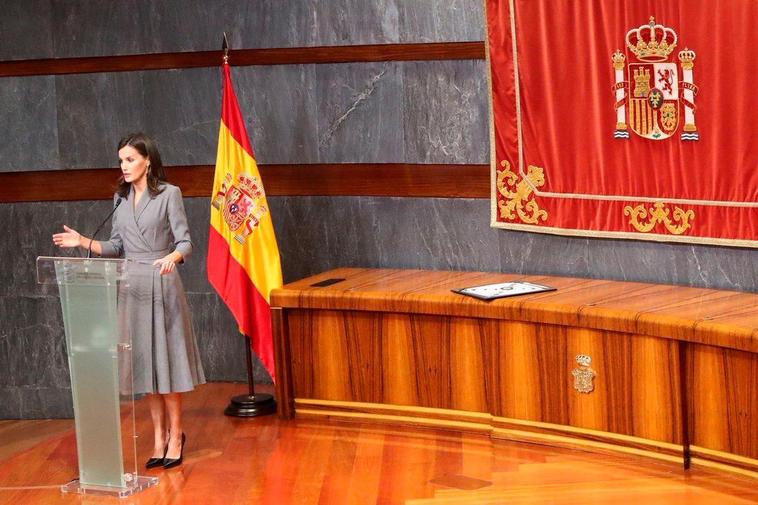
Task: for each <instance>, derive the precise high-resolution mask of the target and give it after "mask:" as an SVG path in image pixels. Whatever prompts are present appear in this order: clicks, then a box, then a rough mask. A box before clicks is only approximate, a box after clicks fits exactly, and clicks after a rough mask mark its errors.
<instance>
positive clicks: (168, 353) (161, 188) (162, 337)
mask: <svg viewBox="0 0 758 505" xmlns="http://www.w3.org/2000/svg"><path fill="white" fill-rule="evenodd" d="M118 158H119V164H120V167H121V178H120V179H119V186H118V190H117V192H116V194H115V195H114V204H116V205H117V207H116V209H115V212H114V214H113V226H112V231H111V237H110V239H109V240H107V241H97V240H92V239H89V238H87V237H84V236H82V235H80V234H79V233H78V232H77V231H76V230H74V229H72V228H69V227H68V226H64V227H63V229H64V232H62V233H56V234H54V235H53V242H54V243H55V244H56V245H58V246H60V247H82V248H85V249H88V250H91V251H92V252H94V253H95V254H98V255H100V256H104V257H121V256H123V257H125V258H126V259H128V260H131V261H130V262H129V263H128V265H127V272H128V279H129V291H128V293H129V298H128V304H127V310H126V314H125V317H126V319H127V321H126V322H127V325H128V329H129V331H130V333H131V337H132V360H133V361H132V362H133V388H134V389H133V390H134V393H135V394H147V395H148V396H149V402H150V414H151V416H152V421H153V428H154V436H155V444H154V447H153V453H152V456H151V457H150V459H149V460H148V461H147V463H146V467H147V468H153V467H159V466H162V467H163V468H171V467H174V466H177V465H180V464H181V463H182V456H183V452H184V444H185V441H186V435H185V433H184V430H183V428H182V409H181V407H182V402H181V393H183V392H187V391H191V390H192V389H194V387H195V386H196V385H198V384H203V383H205V376H204V374H203V368H202V364H201V363H200V354H199V352H198V348H197V342H196V340H195V336H194V333H193V331H192V320H191V318H190V312H189V306H188V305H187V299H186V297H185V294H184V287H183V286H182V281H181V278H180V277H179V274H178V273H177V272H176V265H177V264H178V263H182V262H183V261H184V260H185V259H186V258H187V257H188V256H189V255H190V253H191V252H192V242H191V240H190V234H189V227H188V225H187V216H186V214H185V212H184V203H183V201H182V193H181V191H180V190H179V188H178V187H176V186H173V185H171V184H168V183H167V182H166V177H165V173H164V171H163V165H162V163H161V157H160V154H159V153H158V149H157V147H156V146H155V143H154V142H153V141H152V140H151V139H150V138H149V137H148V136H146V135H144V134H142V133H135V134H130V135H127V136H126V137H124V138H123V139H121V141H120V142H119V144H118ZM118 203H120V205H118Z"/></svg>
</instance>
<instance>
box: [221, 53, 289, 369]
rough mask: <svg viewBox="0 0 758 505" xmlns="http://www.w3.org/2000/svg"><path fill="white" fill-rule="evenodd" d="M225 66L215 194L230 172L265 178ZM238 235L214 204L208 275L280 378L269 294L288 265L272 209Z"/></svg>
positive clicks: (241, 330)
mask: <svg viewBox="0 0 758 505" xmlns="http://www.w3.org/2000/svg"><path fill="white" fill-rule="evenodd" d="M223 70H224V97H223V105H222V112H221V128H220V131H219V136H218V154H217V156H216V173H215V177H214V180H213V193H212V198H215V197H216V195H218V194H219V191H220V190H221V189H222V185H223V183H224V180H225V178H226V177H227V174H229V175H231V176H232V181H233V182H232V184H234V183H235V182H236V181H238V179H237V178H238V176H239V175H241V174H246V175H247V176H252V177H256V178H258V179H260V172H259V171H258V164H257V163H256V161H255V154H254V152H253V148H252V146H251V145H250V141H249V140H248V136H247V130H246V129H245V123H244V120H243V118H242V113H241V112H240V108H239V103H238V102H237V97H236V96H235V94H234V87H233V85H232V77H231V70H230V68H229V65H228V64H224V67H223ZM259 199H262V202H261V201H259V203H260V204H263V205H265V207H266V208H267V209H269V206H268V202H267V201H266V196H265V194H263V195H261V196H260V197H259ZM238 233H239V232H238ZM234 235H235V233H234V232H233V231H232V230H231V229H230V227H229V226H228V224H227V222H226V221H225V220H224V215H223V206H222V207H221V209H217V208H215V207H211V226H210V234H209V238H208V280H209V281H210V283H211V285H212V286H213V287H214V289H216V291H217V292H218V293H219V295H220V296H221V298H222V300H224V303H226V305H227V306H228V307H229V309H230V310H231V311H232V314H233V315H234V317H235V319H236V320H237V324H238V325H239V329H240V332H242V333H244V334H245V335H247V336H249V337H250V339H251V342H252V345H253V351H255V353H256V354H257V355H258V357H259V358H260V360H261V362H262V363H263V365H264V366H265V367H266V369H267V370H268V372H269V373H270V374H271V378H272V379H274V380H276V374H275V370H274V344H273V335H272V331H271V308H270V305H269V295H270V293H271V290H272V289H274V288H277V287H280V286H281V285H282V270H281V265H280V262H279V248H278V247H277V244H276V236H275V235H274V226H273V223H272V221H271V212H269V211H267V212H265V213H264V214H263V215H262V216H261V218H260V221H259V223H258V225H257V226H256V227H255V228H254V229H253V231H252V232H251V233H250V234H249V235H248V236H246V237H245V239H244V241H243V242H242V243H240V242H238V241H237V240H235V239H234Z"/></svg>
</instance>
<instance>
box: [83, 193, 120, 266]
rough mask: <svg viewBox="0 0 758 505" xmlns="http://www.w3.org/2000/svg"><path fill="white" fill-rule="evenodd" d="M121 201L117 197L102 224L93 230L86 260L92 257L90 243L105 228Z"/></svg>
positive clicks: (90, 243)
mask: <svg viewBox="0 0 758 505" xmlns="http://www.w3.org/2000/svg"><path fill="white" fill-rule="evenodd" d="M122 200H123V199H122V198H121V197H120V196H119V197H118V200H116V204H115V205H114V206H113V210H112V211H110V213H109V214H108V215H107V216H105V219H103V222H102V223H100V226H98V227H97V229H96V230H95V233H93V234H92V238H91V239H90V241H89V247H88V248H87V258H88V259H89V258H91V257H92V242H94V241H95V237H96V236H97V233H98V232H99V231H100V230H102V229H103V226H105V223H107V222H108V220H109V219H110V218H111V216H112V215H113V213H114V212H116V209H118V206H119V205H121V201H122Z"/></svg>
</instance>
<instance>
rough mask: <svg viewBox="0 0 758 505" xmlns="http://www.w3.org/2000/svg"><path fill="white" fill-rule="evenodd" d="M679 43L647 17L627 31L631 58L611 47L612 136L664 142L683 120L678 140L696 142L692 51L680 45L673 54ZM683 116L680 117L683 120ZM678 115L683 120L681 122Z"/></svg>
mask: <svg viewBox="0 0 758 505" xmlns="http://www.w3.org/2000/svg"><path fill="white" fill-rule="evenodd" d="M677 43H678V37H677V35H676V32H675V31H674V30H673V29H671V28H669V27H667V26H664V25H662V24H658V23H656V22H655V18H654V17H652V16H651V17H650V22H649V23H648V24H646V25H642V26H640V27H638V28H633V29H631V30H629V31H628V32H627V33H626V47H627V48H628V49H629V51H630V52H631V54H633V55H634V57H635V59H636V61H634V62H632V61H630V62H629V63H628V64H627V62H626V56H625V55H624V54H623V53H622V52H621V51H619V50H618V49H617V50H616V52H615V53H613V55H612V57H611V60H612V62H613V68H614V70H615V84H614V86H613V90H614V91H615V93H616V104H615V107H616V131H615V132H614V137H615V138H620V139H628V138H629V130H632V131H633V132H634V133H636V134H637V135H639V136H640V137H643V138H646V139H650V140H664V139H667V138H669V137H671V136H673V135H676V132H677V131H678V129H679V125H680V124H681V123H682V122H683V123H684V127H683V128H682V134H681V139H682V140H698V139H699V133H698V131H697V127H696V126H695V95H696V94H697V86H695V84H694V82H693V73H692V70H693V68H694V66H695V63H694V62H695V51H692V50H691V49H687V48H685V49H684V50H683V51H679V53H678V55H677V56H678V60H679V61H678V62H677V61H675V60H676V58H674V57H672V53H673V51H674V49H675V48H676V45H677ZM682 116H683V118H682ZM682 119H683V120H682Z"/></svg>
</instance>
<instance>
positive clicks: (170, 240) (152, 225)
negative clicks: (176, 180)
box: [101, 183, 192, 260]
mask: <svg viewBox="0 0 758 505" xmlns="http://www.w3.org/2000/svg"><path fill="white" fill-rule="evenodd" d="M161 187H162V188H164V189H163V192H161V193H160V194H157V195H155V196H153V195H151V194H150V193H149V192H148V191H145V193H144V194H143V195H142V198H140V201H139V203H138V204H137V208H136V209H135V208H134V205H133V204H132V202H133V201H134V188H131V189H130V191H129V196H128V197H127V198H124V199H123V201H122V202H121V205H119V207H118V209H116V212H115V213H114V214H113V228H112V231H111V238H110V240H108V241H103V242H101V245H102V248H103V253H102V255H103V256H105V257H121V256H124V257H126V258H132V259H141V260H151V259H152V260H156V259H158V258H162V257H163V256H165V255H166V254H168V253H170V252H171V251H173V250H177V251H179V252H180V253H181V255H182V257H183V258H185V259H186V258H187V257H188V256H189V255H190V254H192V240H191V239H190V233H189V226H188V225H187V215H186V214H185V212H184V201H183V200H182V192H181V190H180V189H179V188H178V187H176V186H174V185H172V184H167V183H166V184H163V185H162V186H161ZM119 198H120V197H119V196H118V195H114V197H113V201H114V204H115V202H116V201H117V200H118V199H119Z"/></svg>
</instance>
